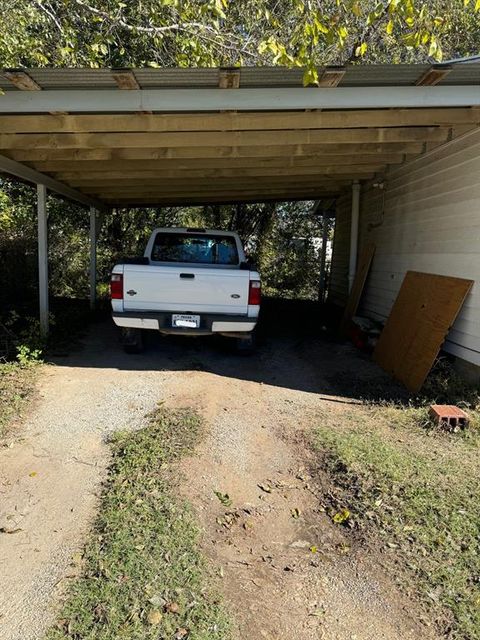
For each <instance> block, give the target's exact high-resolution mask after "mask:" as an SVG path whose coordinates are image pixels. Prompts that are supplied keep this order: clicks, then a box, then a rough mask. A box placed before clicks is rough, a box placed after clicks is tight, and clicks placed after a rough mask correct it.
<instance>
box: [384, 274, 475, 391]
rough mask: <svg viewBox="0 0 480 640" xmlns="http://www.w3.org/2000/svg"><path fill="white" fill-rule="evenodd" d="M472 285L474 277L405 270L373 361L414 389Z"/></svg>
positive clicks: (433, 357) (425, 375)
mask: <svg viewBox="0 0 480 640" xmlns="http://www.w3.org/2000/svg"><path fill="white" fill-rule="evenodd" d="M472 285H473V280H464V279H463V278H450V277H448V276H439V275H435V274H431V273H419V272H417V271H408V272H407V274H406V276H405V278H404V280H403V283H402V286H401V288H400V292H399V294H398V296H397V299H396V300H395V303H394V305H393V307H392V310H391V312H390V316H389V317H388V320H387V323H386V324H385V327H384V329H383V331H382V334H381V336H380V339H379V341H378V344H377V347H376V349H375V352H374V360H375V361H376V362H377V363H378V364H379V365H380V366H381V367H382V368H383V369H385V371H388V373H390V374H391V375H392V376H394V377H395V378H397V380H399V381H400V382H402V383H403V384H404V385H405V386H406V387H407V389H409V390H410V391H413V392H417V391H419V390H420V389H421V387H422V385H423V383H424V382H425V378H426V377H427V375H428V372H429V371H430V369H431V367H432V365H433V363H434V361H435V358H436V357H437V355H438V352H439V350H440V347H441V346H442V344H443V342H444V340H445V337H446V336H447V333H448V331H449V329H450V327H451V326H452V324H453V323H454V321H455V318H456V317H457V315H458V312H459V311H460V309H461V307H462V304H463V302H464V300H465V298H466V296H467V294H468V292H469V291H470V289H471V287H472Z"/></svg>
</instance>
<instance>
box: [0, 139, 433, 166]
mask: <svg viewBox="0 0 480 640" xmlns="http://www.w3.org/2000/svg"><path fill="white" fill-rule="evenodd" d="M422 150H423V142H391V143H383V142H382V143H368V142H367V143H338V144H336V145H335V147H333V148H332V146H331V145H330V144H318V145H315V144H312V145H308V146H306V145H305V146H304V145H278V146H276V145H275V146H270V145H265V146H260V147H258V146H256V147H252V146H236V147H227V146H225V147H223V146H222V147H192V148H190V147H175V148H174V147H162V148H154V149H148V148H142V147H140V148H135V147H132V148H129V149H125V148H118V149H108V148H104V149H97V148H92V149H36V148H31V149H10V150H8V151H5V153H6V154H8V155H9V156H10V157H11V158H13V159H15V160H18V161H20V162H43V163H47V164H48V165H49V166H54V167H55V166H56V165H59V161H62V162H61V164H60V169H58V170H61V168H62V167H63V166H65V165H64V162H63V161H65V162H66V163H67V164H68V163H73V162H74V163H77V162H78V163H80V164H79V165H78V166H79V167H80V168H84V167H86V166H87V165H85V164H82V163H84V162H86V161H91V166H92V167H94V166H95V161H102V162H103V161H105V160H109V161H113V162H119V161H122V160H135V161H139V162H140V161H148V160H156V161H158V162H163V163H164V166H173V164H174V163H175V165H177V164H183V165H184V166H188V165H189V163H191V164H198V162H199V161H201V162H202V166H217V164H219V163H220V164H221V165H222V166H223V163H224V162H225V161H226V160H227V159H228V160H229V161H234V160H235V161H238V162H239V166H241V164H242V163H245V161H248V163H249V164H251V163H253V162H255V163H260V164H263V163H265V162H266V163H268V162H270V161H272V160H273V161H274V160H278V159H280V160H283V161H285V159H289V160H291V161H292V162H296V161H298V162H300V163H301V162H302V160H305V162H306V163H307V164H308V162H309V161H310V160H309V158H310V159H311V158H318V159H321V158H324V157H325V154H328V155H329V154H334V155H337V156H338V155H342V156H346V158H345V161H346V160H347V159H349V158H351V157H353V156H363V155H365V156H369V155H378V154H380V155H383V154H393V155H397V154H418V153H421V152H422ZM255 159H257V160H255ZM176 161H178V162H176ZM96 164H97V166H99V163H98V162H97V163H96ZM159 166H160V165H159ZM232 166H233V165H232ZM46 170H50V169H46ZM51 170H52V171H56V170H57V169H55V168H53V169H51Z"/></svg>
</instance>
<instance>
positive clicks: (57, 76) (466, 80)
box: [0, 62, 480, 91]
mask: <svg viewBox="0 0 480 640" xmlns="http://www.w3.org/2000/svg"><path fill="white" fill-rule="evenodd" d="M432 66H433V67H437V66H438V67H440V68H442V66H443V65H429V64H399V65H394V64H378V65H373V64H372V65H351V66H347V67H345V70H346V73H345V75H344V77H343V78H342V80H341V81H340V83H339V85H338V86H358V87H362V86H364V87H365V86H392V85H397V86H411V85H414V84H415V81H416V80H418V78H419V77H420V76H421V75H422V74H423V73H424V72H425V71H426V70H427V69H429V68H430V67H432ZM326 68H328V67H318V71H319V74H321V73H323V72H324V70H325V69H326ZM333 68H335V67H333ZM337 68H338V67H337ZM239 69H240V74H241V77H242V79H243V83H242V80H241V82H240V88H242V86H243V87H248V86H253V85H254V86H257V87H260V86H263V87H278V86H298V85H299V84H300V83H301V79H302V70H301V69H299V68H287V67H239ZM19 70H21V71H24V72H25V73H27V74H28V75H29V76H31V77H32V78H33V80H35V81H36V82H38V84H39V85H40V86H42V85H43V84H44V85H45V88H46V89H54V88H67V87H72V88H75V87H79V88H84V87H90V88H96V87H98V88H105V87H116V83H115V80H114V78H113V76H111V71H112V70H111V69H110V68H100V69H91V68H78V67H75V68H73V67H72V68H66V67H55V68H51V67H39V68H25V69H19ZM219 70H220V68H217V67H192V68H175V67H163V68H153V67H143V68H132V71H133V73H134V74H138V76H140V77H141V80H142V82H141V86H145V88H152V87H158V88H161V87H162V86H165V87H169V88H172V87H178V88H181V87H195V86H198V87H215V86H217V78H218V73H219ZM6 71H11V69H3V70H2V72H3V73H4V72H6ZM439 84H442V85H444V86H446V85H456V84H462V85H477V84H480V62H468V63H460V64H458V63H457V64H455V65H452V68H451V70H450V72H449V73H448V74H447V75H446V76H445V77H444V78H443V79H442V80H441V81H440V82H439ZM0 87H1V88H2V89H3V90H7V91H8V90H17V89H16V88H15V86H14V85H13V84H12V83H11V82H10V81H9V80H8V79H7V78H5V79H3V78H2V79H1V81H0Z"/></svg>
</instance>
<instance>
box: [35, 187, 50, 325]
mask: <svg viewBox="0 0 480 640" xmlns="http://www.w3.org/2000/svg"><path fill="white" fill-rule="evenodd" d="M37 219H38V297H39V307H40V309H39V311H40V332H41V334H42V336H47V334H48V219H47V188H46V186H45V185H44V184H37Z"/></svg>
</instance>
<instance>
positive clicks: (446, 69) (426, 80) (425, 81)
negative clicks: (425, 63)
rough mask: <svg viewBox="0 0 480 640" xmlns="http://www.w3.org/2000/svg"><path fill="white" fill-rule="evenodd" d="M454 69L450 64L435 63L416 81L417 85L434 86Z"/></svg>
mask: <svg viewBox="0 0 480 640" xmlns="http://www.w3.org/2000/svg"><path fill="white" fill-rule="evenodd" d="M451 70H452V67H451V66H450V65H445V64H443V65H433V66H431V67H430V69H427V70H426V71H425V72H424V73H422V75H421V76H420V77H419V78H418V80H417V81H416V82H415V84H416V85H417V86H422V87H425V86H428V87H433V86H434V85H436V84H438V83H439V82H441V81H442V80H443V79H444V78H445V77H446V76H447V75H448V74H449V73H450V71H451Z"/></svg>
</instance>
